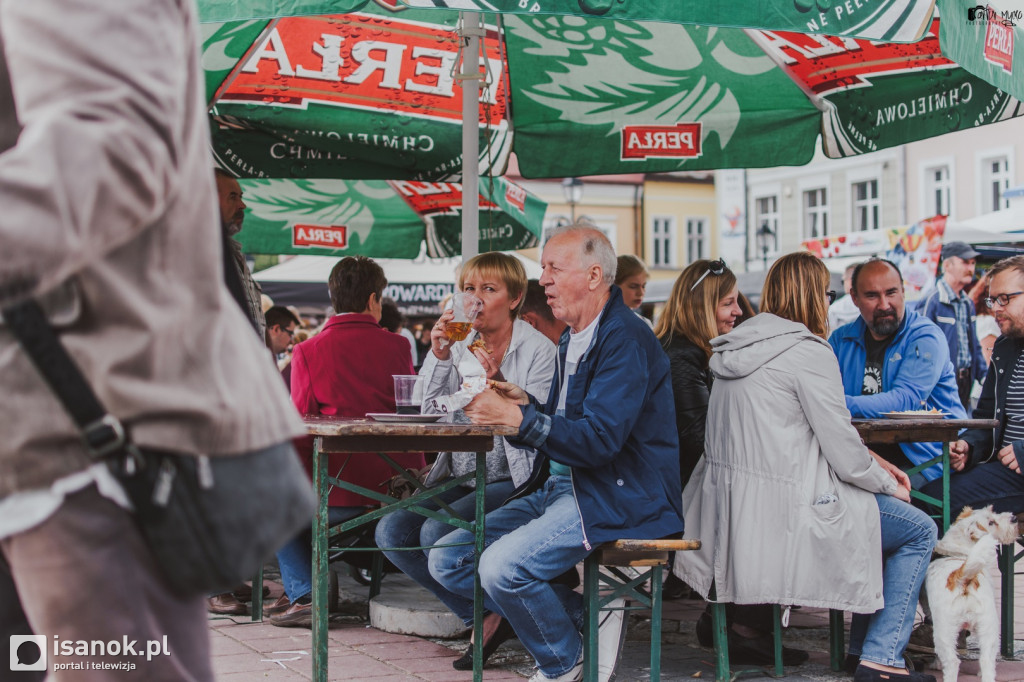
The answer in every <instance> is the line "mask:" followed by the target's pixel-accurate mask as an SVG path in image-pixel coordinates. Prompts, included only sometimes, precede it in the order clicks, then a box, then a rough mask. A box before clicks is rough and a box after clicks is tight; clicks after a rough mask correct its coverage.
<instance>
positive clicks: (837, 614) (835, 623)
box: [828, 609, 846, 672]
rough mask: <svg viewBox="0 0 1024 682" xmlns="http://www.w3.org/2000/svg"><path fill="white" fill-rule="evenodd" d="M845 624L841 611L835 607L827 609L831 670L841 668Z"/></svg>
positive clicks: (843, 654) (837, 670)
mask: <svg viewBox="0 0 1024 682" xmlns="http://www.w3.org/2000/svg"><path fill="white" fill-rule="evenodd" d="M845 630H846V624H845V623H844V622H843V612H842V611H838V610H836V609H829V610H828V653H829V662H830V663H831V664H832V670H833V671H835V672H839V671H840V670H842V669H843V659H844V658H845V657H846V653H845V651H844V649H845V646H846V645H845V642H844V639H845V632H844V631H845Z"/></svg>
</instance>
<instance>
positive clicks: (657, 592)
mask: <svg viewBox="0 0 1024 682" xmlns="http://www.w3.org/2000/svg"><path fill="white" fill-rule="evenodd" d="M662 573H663V572H662V567H661V566H654V567H652V568H651V682H660V680H661V588H662V584H661V581H662V579H663V577H664V576H663V575H662ZM622 617H623V618H625V619H627V620H628V619H629V613H628V612H627V613H624V614H622Z"/></svg>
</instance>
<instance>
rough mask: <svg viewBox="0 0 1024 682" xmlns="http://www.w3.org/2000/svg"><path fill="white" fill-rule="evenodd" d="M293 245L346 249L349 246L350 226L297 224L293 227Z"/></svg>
mask: <svg viewBox="0 0 1024 682" xmlns="http://www.w3.org/2000/svg"><path fill="white" fill-rule="evenodd" d="M292 246H296V247H306V248H309V247H314V246H318V247H322V248H325V249H344V248H346V247H347V246H348V228H347V227H346V226H344V225H331V226H329V227H324V226H321V225H296V226H294V227H293V228H292Z"/></svg>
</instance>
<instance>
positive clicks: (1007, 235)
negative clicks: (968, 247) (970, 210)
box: [944, 204, 1024, 244]
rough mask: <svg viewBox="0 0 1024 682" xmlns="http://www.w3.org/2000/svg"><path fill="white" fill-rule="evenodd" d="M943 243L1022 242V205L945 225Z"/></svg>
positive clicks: (1023, 218)
mask: <svg viewBox="0 0 1024 682" xmlns="http://www.w3.org/2000/svg"><path fill="white" fill-rule="evenodd" d="M944 241H946V242H952V241H961V242H967V243H969V244H998V243H1001V242H1021V241H1024V204H1011V205H1010V207H1009V208H1005V209H1003V210H1002V211H993V212H992V213H985V214H983V215H980V216H977V217H974V218H970V219H969V220H958V221H956V222H952V221H951V222H949V223H947V224H946V234H945V237H944Z"/></svg>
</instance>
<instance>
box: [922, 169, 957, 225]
mask: <svg viewBox="0 0 1024 682" xmlns="http://www.w3.org/2000/svg"><path fill="white" fill-rule="evenodd" d="M952 191H953V184H952V182H950V178H949V166H932V167H930V168H925V169H924V202H925V203H924V206H925V212H924V213H925V215H926V216H929V215H949V214H950V213H952V211H950V203H949V199H950V196H952Z"/></svg>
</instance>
